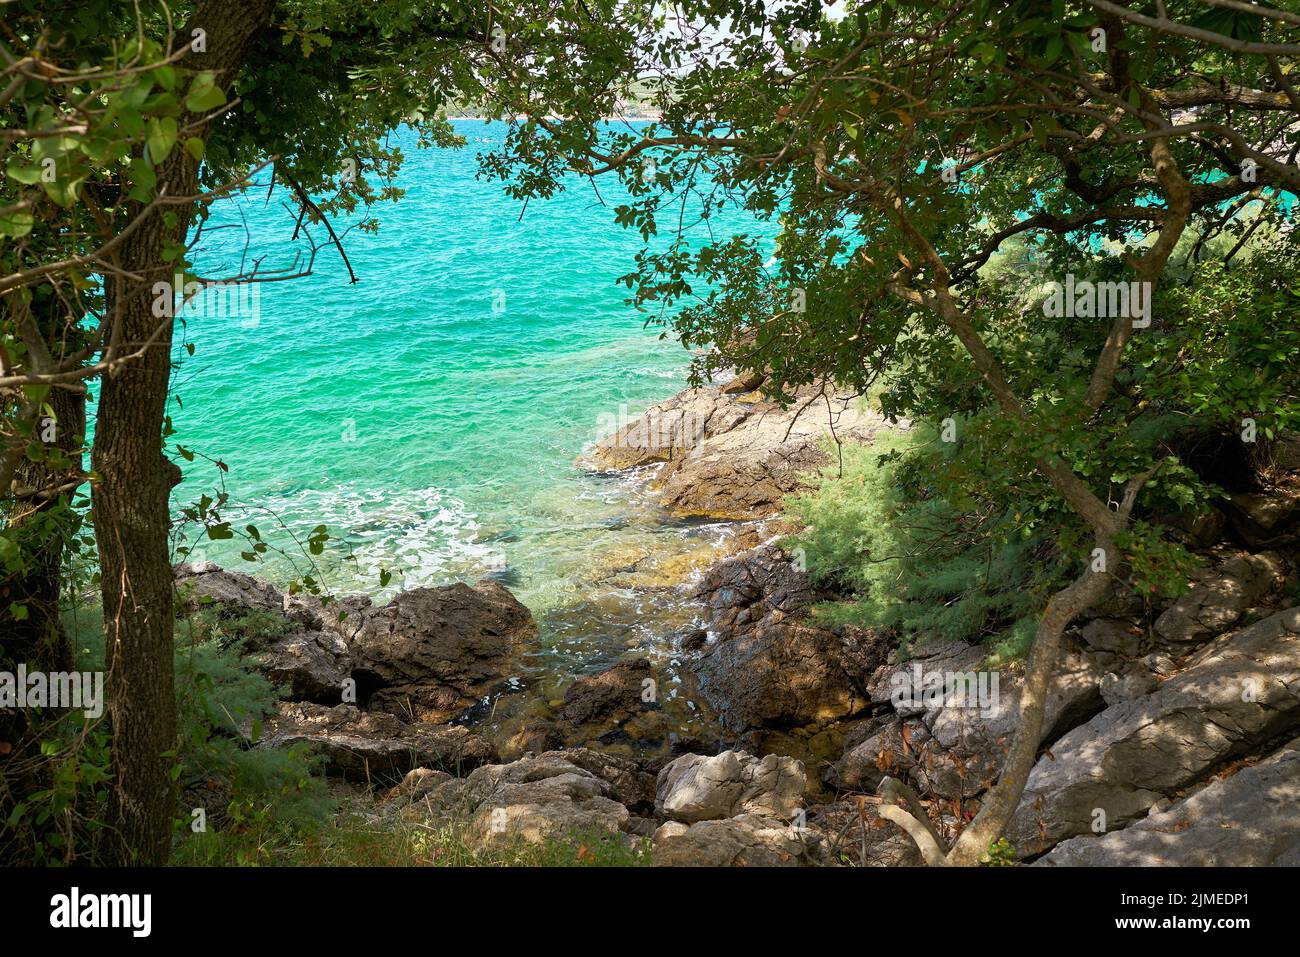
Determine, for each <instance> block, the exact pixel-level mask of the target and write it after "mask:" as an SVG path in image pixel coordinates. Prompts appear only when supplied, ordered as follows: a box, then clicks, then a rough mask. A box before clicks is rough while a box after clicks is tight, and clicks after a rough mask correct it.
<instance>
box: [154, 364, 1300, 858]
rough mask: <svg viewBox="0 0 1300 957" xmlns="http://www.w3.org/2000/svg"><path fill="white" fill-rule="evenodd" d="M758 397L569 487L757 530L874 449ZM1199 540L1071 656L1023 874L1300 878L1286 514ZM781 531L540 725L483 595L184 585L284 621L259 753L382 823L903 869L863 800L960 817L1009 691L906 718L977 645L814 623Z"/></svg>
mask: <svg viewBox="0 0 1300 957" xmlns="http://www.w3.org/2000/svg"><path fill="white" fill-rule="evenodd" d="M756 384H757V383H745V382H733V383H731V384H728V385H726V386H724V387H722V388H708V389H693V390H688V391H686V392H683V393H681V394H679V395H678V396H676V397H674V398H673V399H671V400H669V401H668V402H665V403H663V404H661V405H659V406H656V407H655V408H653V409H651V410H650V411H649V412H648V413H647V414H646V415H645V416H643V417H642V418H640V419H638V420H637V421H635V422H633V423H631V424H630V425H628V426H627V427H626V428H625V429H623V430H620V432H619V433H617V434H616V435H614V436H610V437H607V438H606V439H604V440H602V441H601V442H600V443H598V444H597V445H596V446H595V448H594V449H593V450H592V451H591V453H590V454H589V455H588V456H587V457H586V458H585V459H584V460H583V463H582V464H583V465H584V466H585V467H588V468H591V469H596V470H625V469H646V478H647V481H649V482H651V483H652V484H653V486H654V487H655V488H656V489H657V490H658V491H659V494H660V495H661V496H662V499H663V501H664V504H665V505H667V506H668V507H669V508H670V509H672V510H673V511H675V512H678V513H680V514H684V515H707V516H711V517H715V518H716V517H725V518H731V519H742V518H743V519H748V520H751V522H752V520H754V519H765V520H773V519H775V518H776V517H777V513H778V512H779V510H780V507H781V502H782V499H783V498H784V496H785V495H787V494H788V493H790V492H791V491H793V490H795V489H797V488H798V487H799V486H800V484H801V483H802V482H804V481H806V480H807V475H808V472H809V471H810V470H812V469H815V468H816V467H818V466H820V465H823V464H825V463H827V462H828V461H829V460H830V459H829V453H828V451H827V440H828V439H830V438H832V437H834V438H838V439H840V440H841V441H859V442H868V441H870V440H871V438H872V437H873V436H874V435H875V434H876V433H877V432H879V431H880V429H882V428H884V427H885V423H884V422H883V421H882V420H881V419H879V417H877V416H875V415H874V414H873V413H870V412H868V411H865V410H863V409H862V408H860V405H859V403H858V402H857V401H856V400H853V399H849V398H843V397H841V398H836V397H834V396H820V397H813V399H812V401H810V402H808V403H807V404H806V405H802V404H796V406H795V407H794V408H793V409H790V410H782V409H780V408H779V407H777V406H776V405H774V404H772V403H770V402H767V401H766V400H764V399H763V398H762V397H761V396H759V395H757V394H755V393H753V392H752V391H750V390H751V389H752V388H753V386H754V385H756ZM815 408H819V409H820V412H819V413H815V412H814V409H815ZM1188 528H1189V532H1188V535H1189V541H1192V540H1195V543H1196V544H1197V547H1198V548H1199V549H1200V550H1201V551H1202V553H1203V555H1204V556H1205V557H1206V559H1207V563H1206V567H1205V570H1204V571H1203V572H1201V573H1199V577H1198V579H1197V580H1196V581H1195V582H1194V585H1193V587H1192V588H1191V590H1190V591H1189V592H1187V593H1186V594H1185V595H1183V596H1182V597H1180V598H1178V599H1177V600H1176V601H1172V602H1167V603H1165V604H1164V605H1163V606H1162V605H1158V604H1157V605H1155V606H1152V605H1150V604H1144V603H1143V602H1142V601H1141V600H1138V599H1136V598H1135V597H1127V596H1123V595H1119V594H1116V595H1115V596H1113V598H1112V599H1111V600H1109V601H1108V602H1106V603H1105V604H1104V605H1102V606H1100V607H1098V608H1097V609H1094V611H1093V612H1092V613H1091V614H1090V615H1089V616H1088V617H1086V618H1085V619H1083V620H1081V621H1079V622H1077V623H1076V625H1075V626H1074V627H1073V628H1072V630H1071V632H1070V635H1069V649H1068V653H1067V655H1066V658H1065V661H1064V662H1063V664H1062V667H1061V668H1060V671H1059V674H1058V677H1057V679H1056V683H1055V686H1054V688H1053V691H1052V695H1051V698H1050V701H1049V709H1048V716H1047V722H1046V726H1047V728H1048V731H1047V733H1046V737H1045V739H1044V741H1043V744H1042V749H1041V755H1040V757H1039V760H1038V763H1037V765H1036V766H1035V768H1034V770H1033V772H1032V774H1031V776H1030V779H1029V783H1028V787H1027V789H1026V792H1025V795H1024V798H1023V800H1022V802H1021V805H1020V807H1019V809H1018V811H1017V812H1016V814H1015V816H1014V818H1013V821H1012V824H1011V827H1010V831H1009V833H1008V834H1007V837H1008V839H1009V840H1010V842H1011V844H1012V845H1013V846H1014V848H1015V852H1016V855H1017V857H1018V858H1019V859H1020V860H1021V861H1022V862H1024V863H1033V864H1035V865H1038V866H1068V865H1099V864H1100V865H1111V864H1148V863H1149V864H1171V865H1201V864H1221V865H1222V864H1234V865H1243V864H1251V865H1255V864H1300V814H1297V813H1296V809H1297V808H1300V607H1297V604H1300V492H1296V491H1295V490H1294V487H1292V488H1291V490H1290V491H1288V490H1286V489H1285V488H1279V489H1275V490H1272V491H1270V492H1267V493H1249V494H1243V495H1236V496H1233V497H1232V498H1231V499H1230V500H1228V501H1225V502H1224V503H1223V507H1222V508H1216V509H1213V510H1211V512H1209V513H1207V514H1204V515H1200V516H1195V517H1194V521H1189V522H1188ZM779 531H780V526H779V524H778V523H776V522H773V523H771V524H760V525H757V526H755V525H752V524H751V525H750V526H748V527H747V531H746V532H745V534H744V535H740V536H737V538H736V540H735V541H734V543H733V545H732V547H731V552H732V553H731V554H729V555H727V556H726V557H724V558H722V559H721V560H720V561H717V562H715V563H714V564H712V565H711V566H709V567H708V568H707V569H706V570H705V571H704V573H703V574H702V575H700V576H699V577H698V580H696V581H694V582H692V583H691V584H690V585H689V586H682V587H690V588H691V589H692V597H693V598H694V600H696V601H697V602H698V604H699V607H700V608H701V609H702V612H701V616H700V619H699V620H698V621H697V622H696V623H694V624H693V625H692V626H691V627H688V628H677V629H675V630H674V631H673V632H672V634H671V635H669V636H668V637H669V638H670V639H671V648H672V662H673V665H674V667H673V668H672V670H671V672H668V671H665V670H664V668H663V665H662V663H661V662H659V661H657V660H655V659H654V658H652V657H651V656H648V655H646V654H644V653H641V652H640V651H639V650H638V649H636V648H633V649H630V650H629V651H628V653H627V654H626V655H625V656H624V657H623V658H620V659H619V660H617V661H615V662H613V663H612V664H611V665H609V666H608V667H606V668H604V669H603V670H601V671H598V672H595V673H592V674H588V675H583V676H580V677H578V678H577V679H575V680H573V681H572V682H570V683H569V684H568V686H567V687H566V688H564V689H563V691H562V692H557V693H556V696H555V697H548V698H547V700H544V701H543V700H535V701H534V700H530V699H529V695H530V694H534V693H533V692H532V691H531V690H530V689H529V688H527V687H524V686H522V685H521V683H520V682H519V680H518V678H517V674H516V671H517V666H518V661H519V656H520V655H521V653H523V652H524V651H525V649H526V648H527V647H528V645H529V643H530V642H531V641H532V640H533V638H534V636H535V634H536V624H535V623H534V621H533V619H532V616H531V614H530V613H529V611H528V609H527V608H525V607H524V606H523V605H522V604H520V603H519V602H518V601H517V600H515V599H514V597H513V596H512V595H511V594H510V592H509V591H508V590H507V589H506V588H505V587H503V586H502V585H500V584H498V583H496V582H492V581H481V582H479V583H478V584H476V585H474V586H469V585H466V584H455V585H448V586H442V587H439V588H419V589H414V590H412V591H407V592H403V593H401V594H399V595H398V596H396V597H395V598H394V599H393V600H392V601H391V602H389V603H388V604H387V605H383V606H375V605H374V604H372V603H371V602H370V601H369V600H368V599H365V598H357V597H353V598H345V599H341V600H338V601H335V602H331V603H328V604H322V602H321V601H319V600H317V599H315V598H310V597H307V598H304V597H300V596H289V595H286V594H284V593H282V592H280V591H278V590H277V589H275V588H273V587H272V586H270V585H269V584H267V583H265V582H262V581H259V580H258V579H255V578H252V577H251V576H248V575H244V574H242V573H238V572H233V571H225V570H221V569H219V568H217V567H216V566H213V565H210V564H204V565H197V566H179V567H178V569H177V577H178V585H179V589H180V593H181V595H182V597H183V605H182V611H183V613H192V612H194V611H195V610H197V609H200V608H207V609H210V611H211V612H215V613H217V614H220V615H228V616H248V615H249V614H256V615H258V616H261V617H260V618H259V620H262V621H268V622H271V623H273V626H272V627H268V628H266V629H265V634H264V638H263V639H262V640H259V641H255V642H253V643H251V644H250V646H249V648H248V654H249V656H250V659H251V660H252V662H253V663H254V664H255V665H256V667H258V668H259V669H260V670H261V671H262V672H263V673H264V674H265V675H266V676H267V677H268V678H269V679H270V680H271V681H272V682H273V683H275V684H276V685H277V686H278V687H279V688H280V689H281V690H282V692H283V695H284V698H285V700H284V702H283V703H282V704H281V705H280V711H279V714H278V715H276V716H275V717H274V718H273V719H272V720H270V721H268V722H267V724H266V727H265V728H263V729H262V732H261V734H260V736H259V737H258V738H257V740H256V743H255V746H257V747H263V748H269V747H279V746H283V745H286V744H292V743H308V744H311V745H313V746H314V747H316V748H317V749H318V750H319V751H320V752H321V753H322V754H323V755H324V763H325V768H326V771H327V773H329V774H331V775H334V776H336V777H339V778H341V779H344V780H347V781H351V782H355V783H356V784H357V785H358V786H363V787H364V793H365V794H366V795H368V800H370V801H372V802H373V805H372V806H373V810H372V813H373V814H374V815H376V816H377V817H380V818H383V817H400V818H402V819H404V820H417V821H425V822H437V821H440V820H449V819H452V818H455V819H457V820H461V821H469V822H470V829H471V832H472V833H473V834H474V835H475V839H476V840H479V841H481V842H484V843H485V844H487V843H491V842H495V841H503V840H515V839H519V838H523V839H525V840H540V839H542V838H543V837H544V836H546V835H548V834H550V835H557V834H563V833H566V832H569V831H573V830H575V829H579V830H591V829H596V830H600V831H607V832H610V833H613V834H619V835H625V836H626V837H627V839H628V840H644V839H649V840H650V841H651V842H652V843H653V859H654V861H655V862H656V863H659V864H665V865H834V864H845V863H851V864H862V865H873V866H877V865H878V866H899V865H913V864H918V863H919V856H918V854H917V852H916V851H915V849H914V848H913V846H912V844H911V842H910V841H909V840H908V839H907V838H906V837H905V836H904V835H903V834H902V833H901V832H900V831H899V830H898V829H897V828H896V827H895V826H894V825H892V824H890V823H888V822H886V821H885V820H883V819H882V818H881V817H880V816H879V814H878V813H877V809H878V807H879V799H878V798H877V797H876V796H875V788H876V787H877V785H878V784H879V783H880V781H881V779H882V778H883V777H884V776H886V775H889V776H892V777H895V778H898V779H900V780H903V781H905V782H906V783H908V784H910V785H911V786H912V787H914V788H915V789H916V791H917V792H918V793H919V794H920V796H921V798H922V801H923V802H924V804H925V805H926V807H927V809H928V811H929V813H930V817H931V819H932V821H933V822H934V823H935V825H936V827H938V828H939V829H940V830H944V831H947V832H949V833H951V832H952V831H954V830H955V829H957V828H959V827H960V826H961V824H962V823H964V822H965V821H966V820H969V819H970V817H971V816H973V814H974V812H975V810H976V809H977V808H978V804H979V800H980V797H981V795H982V794H983V793H984V792H985V791H986V790H987V789H988V788H989V787H990V786H991V785H992V782H993V781H994V780H995V778H996V776H997V774H998V771H999V769H1000V767H1001V764H1002V759H1003V755H1004V751H1005V747H1006V745H1007V742H1008V741H1009V739H1010V735H1011V733H1012V731H1013V730H1014V728H1015V725H1016V722H1017V720H1018V713H1019V705H1018V703H1019V694H1020V687H1019V684H1020V676H1019V673H1018V669H1017V668H1016V667H1015V666H1007V667H1004V668H1002V669H1001V670H1000V671H999V672H997V674H996V675H995V677H996V679H997V680H996V685H995V688H996V694H995V695H994V696H993V700H991V701H987V702H982V703H981V704H982V706H981V707H969V706H968V702H967V701H966V700H964V699H962V700H959V699H958V697H957V696H958V695H959V693H963V692H965V691H969V690H970V689H969V688H964V689H958V688H953V687H949V686H948V685H946V684H945V685H943V686H941V687H940V688H939V689H938V690H937V692H936V693H926V694H920V695H918V694H913V695H910V696H909V695H902V696H900V695H899V693H898V690H899V688H900V687H907V686H909V682H911V681H912V680H913V679H912V677H911V676H914V675H915V676H919V675H930V674H943V675H958V676H962V675H974V674H975V673H977V672H987V671H988V670H989V663H988V661H987V656H988V650H987V649H986V648H984V647H981V646H970V645H965V644H951V643H943V642H939V641H933V642H930V643H924V642H923V643H922V644H921V645H920V646H919V647H916V648H913V649H912V655H911V657H908V658H906V659H904V658H903V657H901V656H900V652H899V650H898V648H897V643H896V641H894V640H891V636H889V635H887V634H877V633H874V632H871V631H867V630H863V629H858V628H854V627H851V626H845V627H838V628H830V627H827V626H825V625H824V624H822V623H820V621H819V620H817V619H814V618H813V617H812V616H811V614H810V609H811V606H812V605H814V604H815V603H817V602H819V601H822V600H825V599H826V598H828V597H831V596H829V595H828V594H827V593H825V592H824V591H822V590H820V589H819V588H818V587H817V586H815V585H814V584H813V583H811V582H810V581H809V579H808V577H807V575H805V574H804V573H803V572H802V571H801V570H799V567H798V563H797V562H796V561H795V560H794V559H793V558H792V556H790V555H787V554H785V553H784V552H783V551H782V550H781V549H780V547H779V546H778V545H777V544H776V538H777V533H778V532H779ZM931 690H933V689H931ZM517 696H522V697H523V698H524V699H526V700H528V702H529V707H527V708H524V709H522V710H521V712H520V713H521V718H520V719H519V720H518V721H515V722H513V723H512V724H510V725H508V726H506V727H504V728H495V729H494V730H492V731H490V732H489V730H488V728H489V726H488V725H487V724H485V723H484V721H483V717H484V713H485V711H489V710H492V709H494V708H495V702H497V701H498V700H506V699H508V698H512V697H517ZM534 697H535V695H534ZM687 717H689V721H688V720H687ZM250 736H251V734H250Z"/></svg>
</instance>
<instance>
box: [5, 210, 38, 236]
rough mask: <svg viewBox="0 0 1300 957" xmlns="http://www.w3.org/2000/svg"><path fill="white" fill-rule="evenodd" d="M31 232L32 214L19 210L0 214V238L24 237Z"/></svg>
mask: <svg viewBox="0 0 1300 957" xmlns="http://www.w3.org/2000/svg"><path fill="white" fill-rule="evenodd" d="M31 231H32V214H31V213H26V212H23V211H21V210H18V211H15V212H11V213H0V236H13V237H14V238H15V239H16V238H18V237H19V236H26V235H27V234H28V233H30V232H31Z"/></svg>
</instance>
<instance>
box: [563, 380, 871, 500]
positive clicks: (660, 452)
mask: <svg viewBox="0 0 1300 957" xmlns="http://www.w3.org/2000/svg"><path fill="white" fill-rule="evenodd" d="M885 424H886V423H885V420H884V419H883V418H882V417H881V416H879V415H878V414H876V413H874V412H869V411H865V410H863V409H862V408H860V403H859V401H858V400H857V399H854V398H848V397H838V396H835V395H833V394H831V395H828V396H827V397H826V398H825V399H823V398H820V397H814V396H813V395H811V394H809V395H806V396H804V395H801V396H797V397H796V401H795V403H794V404H793V405H792V406H791V407H790V408H786V409H783V408H781V407H780V406H779V405H778V404H777V403H775V402H770V401H767V400H757V401H754V400H752V399H751V398H750V397H743V396H738V395H733V394H730V393H727V392H724V391H722V390H720V389H717V388H699V389H687V390H686V391H684V392H681V393H679V394H678V395H676V396H674V397H673V398H671V399H669V400H668V401H666V402H663V403H660V404H659V405H657V406H654V407H653V408H651V409H650V410H649V411H647V412H646V414H645V415H643V416H641V417H640V418H638V419H637V420H636V421H634V422H632V423H631V424H629V425H627V426H626V427H624V428H623V429H620V430H619V431H618V432H617V433H615V434H614V435H611V436H607V437H605V438H604V439H602V440H601V441H600V442H598V443H597V444H596V447H595V448H594V450H593V451H592V453H591V454H590V456H589V458H588V459H587V460H586V461H585V463H584V464H587V465H588V466H589V467H593V468H596V469H627V468H632V467H638V466H646V465H651V464H660V465H662V468H661V470H660V471H659V473H658V474H657V475H656V477H655V483H656V485H657V486H658V487H659V488H660V490H661V500H662V502H663V504H664V505H665V506H667V507H668V508H670V509H673V510H674V511H677V512H680V513H684V514H696V515H711V516H715V517H728V518H760V517H763V516H766V515H770V514H772V513H774V512H777V511H780V508H781V503H782V500H783V499H784V497H785V496H786V495H787V494H789V493H790V492H792V491H794V490H795V489H797V488H799V487H800V485H801V483H802V482H803V481H805V478H806V476H807V474H808V473H810V472H812V471H815V470H816V469H817V468H819V467H821V466H823V465H825V464H826V463H827V462H828V461H829V456H828V455H827V453H826V451H825V449H824V448H823V444H824V442H825V441H826V440H829V438H830V435H831V431H832V428H833V430H834V433H835V435H836V436H838V437H839V438H841V439H847V440H850V441H860V442H865V441H869V440H870V439H871V438H872V436H874V435H875V434H876V433H877V432H878V431H880V430H881V429H882V428H884V427H885Z"/></svg>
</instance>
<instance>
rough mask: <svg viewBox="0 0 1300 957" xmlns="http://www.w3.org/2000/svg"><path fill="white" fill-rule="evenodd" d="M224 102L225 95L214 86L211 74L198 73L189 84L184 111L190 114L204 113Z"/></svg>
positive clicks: (214, 81)
mask: <svg viewBox="0 0 1300 957" xmlns="http://www.w3.org/2000/svg"><path fill="white" fill-rule="evenodd" d="M225 102H226V94H225V93H223V92H221V88H220V87H218V86H217V85H216V80H215V79H214V78H213V76H212V74H211V73H200V74H199V75H198V76H196V77H195V78H194V82H193V83H191V84H190V92H189V94H188V95H187V96H186V97H185V109H187V110H189V111H190V112H191V113H206V112H207V111H208V110H214V109H216V108H217V107H218V106H221V105H223V104H224V103H225Z"/></svg>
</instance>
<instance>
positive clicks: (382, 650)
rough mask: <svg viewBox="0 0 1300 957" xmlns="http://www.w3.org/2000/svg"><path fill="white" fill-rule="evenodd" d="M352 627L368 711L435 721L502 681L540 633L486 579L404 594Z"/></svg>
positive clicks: (358, 676) (360, 617)
mask: <svg viewBox="0 0 1300 957" xmlns="http://www.w3.org/2000/svg"><path fill="white" fill-rule="evenodd" d="M349 621H350V622H351V640H350V642H349V645H350V648H351V651H352V655H353V659H354V664H353V673H354V676H355V677H356V680H357V688H358V692H359V693H360V694H361V695H363V697H365V698H366V704H367V706H368V707H370V708H372V709H379V710H384V711H390V712H392V713H394V714H398V715H402V716H408V715H409V716H413V717H415V718H416V719H418V720H420V721H434V722H437V721H445V720H447V719H448V718H451V717H453V716H454V715H456V714H457V713H459V712H460V711H462V710H464V709H466V708H468V707H470V706H472V705H474V704H475V703H477V702H478V701H480V700H481V699H482V698H483V697H484V696H485V695H486V694H487V693H488V692H489V691H490V690H491V689H492V688H493V687H494V686H496V685H498V684H499V683H500V682H501V681H502V680H503V679H504V678H506V677H507V676H508V675H509V673H510V670H511V669H512V668H513V666H514V662H515V658H516V655H517V654H518V653H519V651H520V650H521V648H522V646H523V643H524V642H525V641H526V640H527V639H528V638H530V637H532V636H533V635H535V634H536V630H537V626H536V624H535V623H534V622H533V617H532V614H531V613H530V612H529V611H528V609H527V608H526V607H524V605H523V604H521V603H520V602H519V601H518V600H517V599H516V598H515V597H514V596H513V595H511V594H510V592H509V591H507V590H506V589H505V588H504V587H503V586H502V585H500V584H498V583H496V582H493V581H486V580H485V581H481V582H479V583H478V584H477V585H475V586H474V587H472V588H471V587H470V586H469V585H466V584H464V583H457V584H454V585H445V586H442V587H440V588H416V589H413V590H411V591H406V592H402V593H401V594H399V595H398V596H397V597H395V598H394V599H393V600H392V601H391V602H389V604H387V605H385V606H383V607H382V608H366V609H364V610H362V611H360V612H359V613H358V614H356V615H355V616H354V617H353V618H351V619H349Z"/></svg>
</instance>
